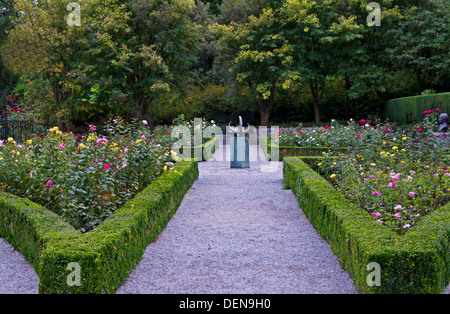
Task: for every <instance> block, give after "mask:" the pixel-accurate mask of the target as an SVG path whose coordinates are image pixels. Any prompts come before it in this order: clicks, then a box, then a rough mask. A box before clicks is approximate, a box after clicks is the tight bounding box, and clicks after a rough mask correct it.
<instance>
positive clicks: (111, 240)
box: [0, 160, 199, 294]
mask: <svg viewBox="0 0 450 314" xmlns="http://www.w3.org/2000/svg"><path fill="white" fill-rule="evenodd" d="M198 175H199V172H198V163H197V161H195V160H189V161H179V162H177V163H175V166H174V168H173V169H172V170H168V171H166V172H164V173H163V174H162V175H161V176H159V177H158V178H157V179H156V180H155V181H153V182H152V183H151V184H150V185H149V186H147V187H146V188H145V189H144V190H142V191H141V192H140V193H138V194H137V195H136V196H135V197H134V198H132V199H131V200H129V201H128V202H127V203H126V204H124V205H123V206H122V207H120V208H119V209H117V210H116V211H115V212H114V214H112V215H111V216H110V217H108V218H107V219H106V220H105V221H104V222H103V223H102V224H101V225H100V226H99V227H97V228H96V229H94V230H92V231H90V232H88V233H86V234H82V233H81V232H80V231H77V230H75V229H74V228H73V227H72V226H71V225H69V224H68V223H66V222H64V221H63V220H62V219H61V218H60V217H59V216H58V215H56V214H55V213H53V212H51V211H50V210H48V209H46V208H44V207H43V206H41V205H38V204H36V203H33V202H31V201H29V200H28V199H25V198H20V197H17V196H14V195H11V194H8V193H4V192H0V235H1V236H2V237H3V238H5V240H6V241H8V242H9V243H10V244H11V245H13V246H14V247H15V249H16V250H18V251H20V252H21V253H22V254H23V255H24V257H25V259H26V260H27V261H29V262H30V264H31V265H32V266H33V268H34V269H35V271H36V273H37V274H38V276H39V281H40V282H39V293H52V294H54V293H95V294H99V293H114V292H115V291H116V290H117V289H118V288H120V286H121V285H122V284H123V282H124V281H125V280H126V278H127V277H128V275H129V274H130V273H131V271H132V270H133V269H134V267H135V266H136V265H137V263H139V261H140V260H141V257H142V254H143V253H144V251H145V248H146V247H147V246H148V244H150V243H151V242H152V241H153V240H154V239H155V238H156V237H157V236H158V235H159V233H160V232H161V231H162V230H163V229H164V227H165V225H166V224H167V222H168V221H169V220H170V218H171V217H172V215H173V214H174V213H175V212H176V210H177V209H178V206H179V204H180V203H181V201H182V199H183V197H184V195H185V194H186V192H187V191H188V190H189V189H190V188H191V186H192V184H193V183H194V181H195V180H196V179H197V178H198ZM70 263H78V265H79V266H80V268H79V269H78V270H79V274H80V276H79V278H80V281H79V284H80V285H77V284H78V282H77V281H76V280H75V281H74V282H73V283H75V285H73V283H72V281H70V280H69V277H70V278H71V274H72V273H73V271H74V268H69V269H68V265H69V264H70ZM74 275H75V274H74ZM74 278H75V279H76V277H74ZM72 279H73V278H72Z"/></svg>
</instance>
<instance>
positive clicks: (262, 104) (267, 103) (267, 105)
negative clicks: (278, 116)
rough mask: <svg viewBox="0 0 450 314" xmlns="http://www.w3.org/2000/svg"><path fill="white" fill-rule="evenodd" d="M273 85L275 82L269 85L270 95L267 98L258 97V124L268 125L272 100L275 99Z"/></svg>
mask: <svg viewBox="0 0 450 314" xmlns="http://www.w3.org/2000/svg"><path fill="white" fill-rule="evenodd" d="M275 86H276V82H274V83H273V84H272V86H271V87H270V96H269V98H267V99H259V101H258V104H257V108H258V111H259V116H260V120H261V121H260V125H261V126H268V125H269V120H270V114H271V113H272V108H273V101H274V99H275Z"/></svg>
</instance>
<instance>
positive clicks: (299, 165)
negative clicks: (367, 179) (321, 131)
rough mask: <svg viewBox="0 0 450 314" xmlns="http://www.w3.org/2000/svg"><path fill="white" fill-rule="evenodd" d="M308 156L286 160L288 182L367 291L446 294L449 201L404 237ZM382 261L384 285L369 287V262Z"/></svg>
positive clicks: (449, 263) (285, 181) (359, 285)
mask: <svg viewBox="0 0 450 314" xmlns="http://www.w3.org/2000/svg"><path fill="white" fill-rule="evenodd" d="M304 160H305V161H308V160H309V161H312V160H314V162H318V161H319V160H321V158H320V157H288V158H285V159H284V160H283V184H284V187H285V188H290V189H292V191H293V193H294V195H295V196H296V198H297V201H298V203H299V205H300V207H301V208H302V210H303V212H304V213H305V214H306V215H307V217H308V219H309V220H310V222H311V223H312V224H313V226H314V227H315V228H316V230H317V231H318V232H319V234H320V235H321V237H322V238H323V239H325V240H326V241H327V242H328V243H329V244H330V247H331V249H332V251H333V252H334V253H335V255H336V256H337V257H338V259H339V261H340V263H341V265H342V267H343V268H344V269H345V270H346V271H347V272H348V273H349V274H350V276H351V277H352V278H353V280H354V283H355V285H356V287H357V288H358V290H359V291H360V292H362V293H389V294H398V293H442V292H443V290H444V289H445V287H446V285H448V283H449V282H450V250H449V245H450V203H448V204H446V205H444V206H442V207H440V208H439V209H437V210H436V211H434V212H433V213H430V214H429V215H427V216H425V217H423V218H422V219H421V220H420V221H419V222H418V223H417V224H416V225H415V226H414V228H412V229H411V230H409V231H408V232H407V233H406V235H403V236H399V235H397V234H396V233H395V232H393V231H391V230H390V229H389V228H388V227H386V226H384V225H379V224H378V223H377V222H376V221H375V220H374V219H373V217H371V216H370V215H369V213H367V212H366V211H364V210H363V209H362V208H360V207H359V206H357V205H355V204H353V203H351V202H350V201H349V200H347V199H345V198H344V196H343V194H341V193H340V192H338V191H337V190H335V189H334V188H333V187H332V186H331V184H329V183H328V182H327V181H326V180H325V179H324V178H323V177H321V176H320V175H319V174H318V173H317V172H315V171H314V170H313V169H312V168H311V167H309V166H308V165H307V164H306V163H305V162H304ZM371 262H376V263H378V264H379V265H380V269H381V273H380V275H381V276H380V280H381V281H380V285H379V286H376V285H375V286H369V285H368V275H369V274H370V270H371V269H370V268H369V269H368V264H369V263H371Z"/></svg>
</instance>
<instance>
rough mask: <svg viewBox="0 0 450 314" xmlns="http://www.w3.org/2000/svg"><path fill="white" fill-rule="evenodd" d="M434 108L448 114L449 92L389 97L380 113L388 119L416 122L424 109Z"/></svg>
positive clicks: (449, 112)
mask: <svg viewBox="0 0 450 314" xmlns="http://www.w3.org/2000/svg"><path fill="white" fill-rule="evenodd" d="M436 108H439V109H440V112H445V113H448V114H450V93H441V94H431V95H422V96H411V97H402V98H395V99H391V100H388V101H387V102H386V104H385V105H384V108H383V112H382V114H383V117H384V118H385V119H388V120H389V121H394V122H398V123H416V122H420V121H422V120H423V112H424V111H426V110H430V109H432V110H435V109H436Z"/></svg>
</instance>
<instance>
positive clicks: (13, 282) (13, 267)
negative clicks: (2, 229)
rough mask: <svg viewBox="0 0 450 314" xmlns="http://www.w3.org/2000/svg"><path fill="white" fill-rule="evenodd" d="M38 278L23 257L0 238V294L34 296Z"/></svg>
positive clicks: (36, 290)
mask: <svg viewBox="0 0 450 314" xmlns="http://www.w3.org/2000/svg"><path fill="white" fill-rule="evenodd" d="M38 287H39V278H38V276H37V274H36V272H35V271H34V269H33V267H32V266H31V265H30V264H29V263H28V262H27V261H26V260H25V258H24V257H23V255H22V254H21V253H19V252H17V251H15V250H14V248H13V247H12V246H11V245H10V244H9V243H8V242H6V241H5V240H4V239H2V238H0V294H36V293H38Z"/></svg>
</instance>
